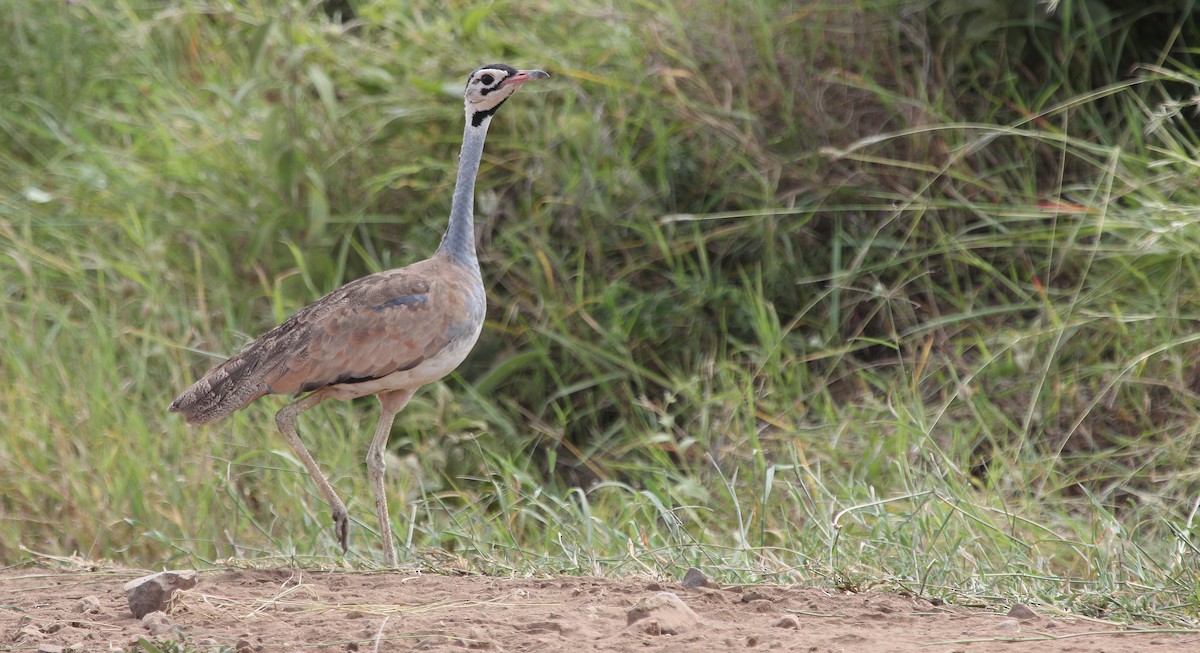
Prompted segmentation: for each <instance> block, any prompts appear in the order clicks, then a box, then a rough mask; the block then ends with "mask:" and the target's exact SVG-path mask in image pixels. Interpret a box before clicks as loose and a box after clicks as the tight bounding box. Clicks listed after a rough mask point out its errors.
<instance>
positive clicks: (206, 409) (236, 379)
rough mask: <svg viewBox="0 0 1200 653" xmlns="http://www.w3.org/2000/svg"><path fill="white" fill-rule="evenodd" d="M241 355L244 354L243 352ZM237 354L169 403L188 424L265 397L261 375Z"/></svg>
mask: <svg viewBox="0 0 1200 653" xmlns="http://www.w3.org/2000/svg"><path fill="white" fill-rule="evenodd" d="M243 353H244V352H243ZM250 363H251V360H248V359H247V357H246V356H243V355H242V354H239V355H237V356H234V357H233V358H230V359H229V360H227V361H225V362H224V363H222V364H221V365H218V366H217V367H216V368H215V369H213V370H212V371H211V372H209V373H208V374H205V375H204V377H203V378H201V379H200V380H199V381H196V383H194V384H193V385H192V387H190V388H188V389H187V390H184V391H183V393H182V394H180V395H179V396H178V397H176V398H175V401H172V402H171V405H170V406H169V407H168V408H167V410H170V411H171V412H172V413H182V414H183V417H184V419H186V420H187V421H188V423H189V424H204V423H206V422H213V421H216V420H219V419H221V418H222V417H225V416H226V415H228V414H230V413H232V412H234V411H236V410H238V409H239V408H241V407H243V406H245V405H246V404H248V403H250V402H252V401H254V400H255V399H258V398H259V397H261V396H263V395H265V394H267V393H268V392H269V390H268V389H267V387H266V384H265V383H264V382H263V379H262V374H260V373H258V370H256V369H255V367H256V366H254V365H252V364H250Z"/></svg>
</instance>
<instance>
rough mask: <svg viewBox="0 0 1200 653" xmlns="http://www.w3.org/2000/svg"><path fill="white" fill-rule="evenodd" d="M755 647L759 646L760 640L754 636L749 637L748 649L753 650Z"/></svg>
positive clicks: (747, 641) (747, 640)
mask: <svg viewBox="0 0 1200 653" xmlns="http://www.w3.org/2000/svg"><path fill="white" fill-rule="evenodd" d="M755 646H758V638H757V637H755V636H754V635H751V636H749V637H747V638H746V648H753V647H755Z"/></svg>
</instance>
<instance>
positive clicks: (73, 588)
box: [0, 566, 1200, 653]
mask: <svg viewBox="0 0 1200 653" xmlns="http://www.w3.org/2000/svg"><path fill="white" fill-rule="evenodd" d="M146 573H149V572H146V571H133V570H100V571H86V570H85V571H60V570H49V569H44V568H40V567H33V566H24V567H17V568H9V569H4V570H0V651H10V650H22V651H47V652H54V651H113V650H118V649H124V650H129V649H130V648H131V647H132V646H133V644H134V643H135V642H137V641H138V640H139V638H146V639H149V640H153V639H154V636H152V635H151V634H150V632H149V630H148V628H147V626H146V625H144V624H143V621H141V620H138V619H135V618H134V617H133V615H132V614H131V613H130V611H129V605H128V603H127V600H126V598H125V594H124V591H123V586H124V584H125V583H126V582H127V581H129V580H131V579H133V578H136V577H138V576H140V575H143V574H146ZM198 579H199V582H198V583H197V584H196V586H195V587H194V588H192V589H190V590H186V591H180V592H176V594H175V598H174V609H173V611H172V612H171V614H170V615H169V617H164V616H162V615H151V616H150V617H148V619H150V620H154V619H155V618H156V617H157V619H158V623H159V624H160V625H159V626H158V628H160V629H162V628H165V629H166V632H165V633H163V634H160V635H159V637H160V638H163V639H167V640H171V641H184V642H186V643H187V644H188V646H189V648H188V650H197V651H206V652H207V651H238V652H241V653H245V652H248V651H267V652H275V651H277V652H285V653H289V652H292V651H410V650H411V651H442V650H446V651H461V650H464V649H467V650H472V649H473V650H484V651H585V650H586V651H593V650H594V651H710V650H711V651H724V650H740V649H754V650H780V651H811V652H835V651H838V652H850V651H893V652H899V653H903V652H907V651H921V652H935V653H948V652H951V651H963V652H967V653H976V652H985V651H1005V652H1008V653H1012V652H1017V651H1020V652H1021V653H1025V652H1027V651H1081V652H1082V651H1089V652H1095V651H1105V652H1107V653H1120V652H1123V651H1130V652H1132V651H1138V652H1139V653H1168V652H1174V651H1196V650H1200V634H1195V633H1168V632H1163V631H1162V630H1161V629H1155V628H1153V627H1146V628H1122V627H1118V626H1116V625H1114V624H1110V623H1106V622H1101V621H1096V620H1086V619H1079V618H1072V617H1069V616H1064V615H1048V614H1045V613H1044V612H1042V613H1037V614H1034V613H1031V614H1029V615H1025V616H1026V618H1023V619H1017V618H1014V617H1010V616H1008V615H1007V614H1001V613H993V612H986V611H981V610H968V609H964V608H958V607H949V606H936V605H932V604H931V603H929V602H928V601H924V600H921V599H915V598H912V597H906V596H901V595H896V594H884V593H879V594H876V593H869V594H846V593H838V592H833V591H827V590H822V589H812V588H804V587H786V586H774V585H754V586H747V587H725V588H715V587H703V586H701V587H694V588H690V589H685V588H684V587H683V585H682V584H681V583H679V582H662V581H655V580H651V579H646V578H642V579H638V578H630V579H622V580H608V579H600V578H579V577H563V578H552V579H510V578H487V577H479V576H448V575H436V574H427V573H426V574H422V573H415V572H390V573H362V572H359V573H348V572H327V571H313V570H301V569H267V570H262V569H253V570H252V569H229V570H223V571H222V570H211V571H203V572H200V573H199V574H198ZM89 597H91V598H89ZM674 597H677V599H678V600H676V598H674Z"/></svg>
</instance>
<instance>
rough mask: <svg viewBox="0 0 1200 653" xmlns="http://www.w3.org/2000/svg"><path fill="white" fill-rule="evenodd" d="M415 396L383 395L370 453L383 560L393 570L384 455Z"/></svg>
mask: <svg viewBox="0 0 1200 653" xmlns="http://www.w3.org/2000/svg"><path fill="white" fill-rule="evenodd" d="M412 396H413V391H412V390H393V391H391V392H384V393H381V394H380V395H379V424H378V425H377V426H376V427H375V437H373V438H371V446H370V448H369V449H367V474H368V475H369V476H370V477H371V489H372V490H373V491H374V492H375V514H377V515H378V516H379V534H380V536H382V537H383V559H384V561H385V562H386V563H387V565H388V566H389V567H395V566H396V546H395V545H394V544H393V543H392V521H391V518H390V517H388V506H387V494H386V493H385V492H384V489H383V473H384V471H385V470H386V468H387V464H386V463H385V462H384V459H383V454H384V452H385V451H386V450H387V442H388V436H389V435H391V433H392V422H393V421H394V420H395V419H396V413H398V412H400V411H401V410H403V409H404V406H406V405H407V404H408V400H409V399H412Z"/></svg>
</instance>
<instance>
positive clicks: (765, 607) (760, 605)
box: [749, 599, 779, 613]
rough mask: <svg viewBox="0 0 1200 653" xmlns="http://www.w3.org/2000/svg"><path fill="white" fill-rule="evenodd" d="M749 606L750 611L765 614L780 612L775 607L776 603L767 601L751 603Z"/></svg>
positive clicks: (760, 600) (761, 600)
mask: <svg viewBox="0 0 1200 653" xmlns="http://www.w3.org/2000/svg"><path fill="white" fill-rule="evenodd" d="M749 606H750V609H751V610H753V611H755V612H764V613H767V612H779V608H776V607H775V602H774V601H768V600H767V599H759V600H757V601H751V602H750V603H749Z"/></svg>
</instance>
